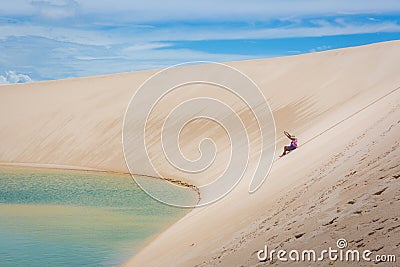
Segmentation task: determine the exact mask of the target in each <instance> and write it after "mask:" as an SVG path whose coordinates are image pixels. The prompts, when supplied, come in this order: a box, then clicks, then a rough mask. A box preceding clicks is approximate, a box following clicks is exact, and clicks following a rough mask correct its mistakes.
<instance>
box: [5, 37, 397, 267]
mask: <svg viewBox="0 0 400 267" xmlns="http://www.w3.org/2000/svg"><path fill="white" fill-rule="evenodd" d="M228 65H230V66H233V67H235V68H237V69H239V70H240V71H242V72H243V73H245V74H246V75H248V76H249V77H250V78H251V79H253V80H254V81H255V82H256V83H257V85H258V86H259V87H260V88H261V90H262V91H263V93H264V95H265V96H266V98H267V99H268V101H269V104H270V106H271V109H272V111H273V114H274V117H275V123H276V132H277V140H276V141H277V148H278V151H277V153H280V152H281V147H282V146H283V145H284V144H286V143H287V142H288V141H287V139H286V140H285V137H283V134H282V131H283V130H288V131H290V132H293V133H295V134H296V135H297V136H298V138H299V144H300V147H299V149H298V150H297V151H294V152H293V153H290V154H289V155H287V156H286V157H284V158H282V159H278V158H276V159H275V162H274V164H273V166H272V169H271V173H270V175H269V176H268V178H267V180H266V182H265V183H264V184H263V186H262V187H261V188H260V189H259V190H258V191H257V192H256V193H254V194H249V193H248V184H249V181H250V178H251V175H250V174H251V173H252V172H251V170H252V169H254V158H255V156H253V157H251V160H250V166H249V168H248V170H246V172H245V176H244V179H243V180H242V181H241V183H240V184H239V185H238V186H237V187H236V188H235V189H234V190H233V191H232V192H231V193H230V194H228V195H227V196H226V197H225V198H223V199H222V200H221V201H219V202H217V203H215V204H212V205H209V206H205V207H202V208H196V209H194V210H193V211H192V212H190V213H189V214H188V215H186V216H185V217H184V218H182V219H181V220H180V221H178V222H177V223H176V224H174V225H173V226H171V227H170V228H169V229H167V230H166V231H165V232H163V233H161V234H160V235H159V236H158V237H157V238H156V239H155V240H154V241H153V242H151V243H150V244H148V245H147V246H146V247H144V248H143V249H142V250H141V251H140V252H139V253H138V254H136V255H134V257H133V258H132V259H130V261H128V262H127V263H126V265H127V266H194V265H204V266H209V265H222V266H232V265H235V266H240V265H244V266H248V265H257V264H265V263H259V262H258V260H257V257H256V253H255V252H257V251H258V250H259V249H262V248H263V247H264V245H268V246H269V247H270V248H278V247H280V248H285V249H292V248H298V249H304V248H306V249H322V248H323V249H325V248H326V247H327V246H332V247H334V246H335V243H336V240H337V239H338V238H345V239H347V240H348V243H349V247H352V248H356V247H360V248H364V249H370V250H374V252H375V253H388V254H397V255H398V252H399V246H400V240H399V238H398V236H399V231H400V227H399V225H400V222H399V221H398V218H399V217H400V216H399V215H400V214H399V211H400V202H399V200H400V187H399V180H398V178H399V172H400V166H399V162H400V160H399V159H400V152H399V138H398V137H399V134H400V121H399V118H400V116H399V114H400V113H399V110H400V109H399V108H400V104H399V103H400V101H399V100H400V90H399V89H398V88H399V86H400V76H399V75H398V69H400V42H399V41H393V42H386V43H379V44H373V45H368V46H362V47H355V48H346V49H339V50H332V51H327V52H321V53H312V54H306V55H299V56H292V57H284V58H275V59H262V60H250V61H241V62H233V63H228ZM154 73H155V71H143V72H135V73H125V74H117V75H108V76H101V77H91V78H81V79H67V80H60V81H52V82H40V83H30V84H22V85H4V86H1V87H0V109H1V113H0V114H2V115H1V117H0V126H1V127H0V129H1V131H0V140H2V142H1V143H0V162H2V163H12V164H28V165H29V164H40V165H43V166H44V165H46V166H51V165H57V166H75V167H76V168H83V169H85V168H88V169H96V170H105V171H115V172H126V171H127V169H126V165H125V161H124V157H123V153H122V143H121V128H122V120H123V116H124V112H125V109H126V107H127V105H128V103H129V100H130V98H131V96H132V94H133V93H134V92H135V90H136V89H137V88H138V86H139V85H140V84H141V83H142V82H143V81H144V80H145V79H146V78H148V77H150V76H151V75H152V74H154ZM197 89H198V88H195V87H194V88H191V89H190V90H188V91H187V93H186V94H187V95H188V96H197V95H201V94H200V93H199V90H197ZM204 92H211V93H212V88H205V89H204V91H202V93H204ZM213 93H214V94H215V92H213ZM216 95H217V97H220V98H221V97H222V98H224V97H225V96H224V95H223V93H217V94H216ZM226 99H227V101H228V102H229V101H231V102H230V103H233V104H236V102H235V101H234V99H232V100H230V99H229V98H228V97H226ZM172 102H173V100H170V102H168V101H166V103H165V104H164V107H168V106H170V105H171V103H172ZM241 108H242V106H241V105H240V104H237V106H236V107H235V109H237V110H240V109H241ZM163 112H165V111H164V110H163V109H161V110H160V111H159V114H161V115H162V114H163ZM240 115H241V118H242V119H243V120H244V122H245V123H246V122H247V123H248V124H249V126H248V128H247V129H248V130H250V131H253V132H255V131H256V129H255V127H254V123H252V121H251V119H250V118H248V117H246V116H247V113H246V111H243V112H242V113H240ZM203 124H204V125H206V126H207V127H205V128H206V130H205V133H201V134H204V135H208V136H212V137H215V138H216V140H217V141H216V143H217V145H221V147H222V149H220V150H219V151H220V152H221V154H222V155H223V156H222V159H221V161H220V162H217V164H216V166H213V169H211V170H210V172H209V173H207V175H204V176H201V175H200V176H181V175H180V174H179V173H178V172H176V170H174V169H173V168H170V167H169V166H166V165H165V168H162V174H163V175H165V176H167V177H170V178H174V179H181V180H183V181H185V182H188V183H191V184H194V185H197V186H199V185H202V184H204V183H207V182H209V181H210V180H212V179H214V178H215V176H216V175H218V173H220V172H221V171H223V168H224V166H223V163H224V156H226V149H225V150H224V146H223V145H224V144H225V143H226V140H225V139H224V138H220V136H221V134H220V133H219V132H218V129H217V127H214V126H213V125H208V123H204V122H203ZM158 125H159V122H157V121H155V122H154V124H153V125H151V126H150V127H153V129H155V130H156V129H157V128H158V127H159V126H158ZM194 126H196V125H194ZM197 127H198V125H197ZM253 132H251V133H250V137H252V138H253V135H252V134H253ZM198 134H199V133H198V131H188V132H187V133H186V134H184V135H183V136H182V137H183V140H182V150H183V151H184V152H185V153H187V154H188V155H189V156H190V157H195V156H196V155H197V154H198V150H197V143H196V140H197V139H196V138H197V136H198ZM201 134H200V135H201ZM254 135H255V134H254ZM193 143H194V144H196V145H193ZM256 143H257V142H254V143H251V145H250V146H251V147H253V146H255V145H256ZM151 146H152V148H154V149H155V151H157V144H156V142H154V143H153V144H152V145H151ZM154 155H155V157H157V155H158V154H157V153H154ZM162 167H164V165H162ZM137 171H138V172H140V173H141V174H146V172H147V171H146V170H140V168H139V167H138V169H137ZM325 265H326V262H325Z"/></svg>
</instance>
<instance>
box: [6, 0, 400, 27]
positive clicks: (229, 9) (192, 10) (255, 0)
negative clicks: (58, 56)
mask: <svg viewBox="0 0 400 267" xmlns="http://www.w3.org/2000/svg"><path fill="white" fill-rule="evenodd" d="M3 2H4V3H2V6H1V8H0V14H8V15H28V16H29V15H35V14H37V12H38V9H37V6H38V3H41V4H40V6H41V10H40V12H43V15H49V16H54V14H57V13H59V12H61V14H62V15H64V16H71V15H73V14H76V13H75V12H76V11H77V10H79V12H80V13H81V14H84V15H90V16H96V17H97V19H99V20H102V18H104V20H103V21H108V22H109V21H114V22H116V21H120V22H122V21H125V22H151V21H171V20H174V21H182V20H188V19H189V20H215V21H222V20H225V21H226V20H230V21H232V20H234V21H237V20H250V21H260V20H266V19H271V18H282V17H294V14H295V16H296V17H304V16H322V15H335V14H367V13H369V14H381V13H385V12H390V13H393V12H400V1H398V0H382V1H377V0H352V1H348V0H335V1H332V0H279V1H276V0H252V1H243V0H230V1H224V0H203V1H188V0H170V1H167V2H166V1H164V0H146V1H143V0H113V1H98V0H76V1H71V0H47V1H27V0H13V1H3ZM52 12H54V14H51V13H52Z"/></svg>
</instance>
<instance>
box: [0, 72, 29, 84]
mask: <svg viewBox="0 0 400 267" xmlns="http://www.w3.org/2000/svg"><path fill="white" fill-rule="evenodd" d="M26 82H32V79H31V77H29V76H28V75H26V74H22V73H16V72H15V71H12V70H9V71H6V72H5V75H0V84H10V83H26Z"/></svg>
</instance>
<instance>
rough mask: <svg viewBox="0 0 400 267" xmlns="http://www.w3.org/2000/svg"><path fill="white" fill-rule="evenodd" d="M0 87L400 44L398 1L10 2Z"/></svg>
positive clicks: (3, 24)
mask: <svg viewBox="0 0 400 267" xmlns="http://www.w3.org/2000/svg"><path fill="white" fill-rule="evenodd" d="M2 2H3V3H2V4H1V5H0V50H1V53H0V83H15V82H26V81H31V80H33V81H40V80H51V79H63V78H69V77H82V76H92V75H101V74H108V73H119V72H127V71H134V70H142V69H154V68H163V67H166V66H170V65H172V64H177V63H181V62H186V61H193V60H211V61H218V62H224V61H236V60H244V59H253V58H266V57H277V56H288V55H296V54H302V53H310V52H316V51H323V50H329V49H335V48H341V47H348V46H355V45H363V44H369V43H375V42H381V41H388V40H399V39H400V1H398V0H388V1H384V0H352V1H348V0H331V1H324V0H279V1H278V0H276V1H270V0H249V1H243V0H241V1H239V0H231V1H221V0H203V1H187V0H171V1H154V0H146V1H136V0H132V1H129V0H113V1H96V0H13V1H2Z"/></svg>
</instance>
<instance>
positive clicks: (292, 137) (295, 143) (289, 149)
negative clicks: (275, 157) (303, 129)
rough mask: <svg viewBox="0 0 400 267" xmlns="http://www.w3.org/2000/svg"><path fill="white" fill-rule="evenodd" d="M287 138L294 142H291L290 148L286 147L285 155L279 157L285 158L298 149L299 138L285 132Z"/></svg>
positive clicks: (284, 149)
mask: <svg viewBox="0 0 400 267" xmlns="http://www.w3.org/2000/svg"><path fill="white" fill-rule="evenodd" d="M283 133H284V134H285V135H286V137H287V138H289V139H290V140H292V142H290V146H285V147H284V148H283V153H282V155H280V156H279V157H283V156H285V155H286V154H287V153H288V152H289V151H292V150H295V149H296V148H297V138H296V136H294V135H291V134H289V133H288V132H286V131H284V132H283Z"/></svg>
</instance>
